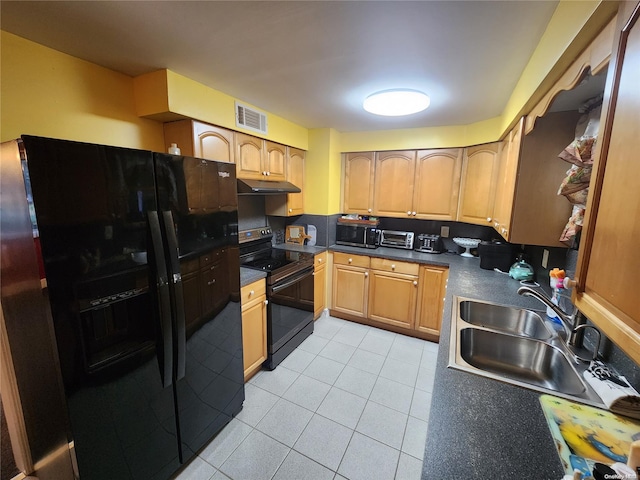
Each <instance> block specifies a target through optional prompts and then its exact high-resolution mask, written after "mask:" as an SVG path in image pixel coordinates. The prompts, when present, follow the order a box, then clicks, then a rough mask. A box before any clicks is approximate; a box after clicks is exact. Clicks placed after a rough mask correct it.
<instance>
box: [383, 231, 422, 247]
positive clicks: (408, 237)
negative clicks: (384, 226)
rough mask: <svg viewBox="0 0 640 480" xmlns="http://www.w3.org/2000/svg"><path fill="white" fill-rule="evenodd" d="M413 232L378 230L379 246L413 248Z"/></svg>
mask: <svg viewBox="0 0 640 480" xmlns="http://www.w3.org/2000/svg"><path fill="white" fill-rule="evenodd" d="M413 237H414V234H413V232H401V231H399V230H380V246H381V247H393V248H402V249H404V250H413Z"/></svg>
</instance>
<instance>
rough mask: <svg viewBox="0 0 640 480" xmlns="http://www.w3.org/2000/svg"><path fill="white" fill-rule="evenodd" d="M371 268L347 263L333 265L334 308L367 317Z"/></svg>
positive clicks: (356, 315)
mask: <svg viewBox="0 0 640 480" xmlns="http://www.w3.org/2000/svg"><path fill="white" fill-rule="evenodd" d="M368 292H369V270H368V269H366V268H360V267H350V266H346V265H334V267H333V309H334V310H337V311H339V312H342V313H346V314H349V315H352V316H355V317H362V318H366V317H367V295H368Z"/></svg>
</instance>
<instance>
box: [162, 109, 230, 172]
mask: <svg viewBox="0 0 640 480" xmlns="http://www.w3.org/2000/svg"><path fill="white" fill-rule="evenodd" d="M164 143H165V148H169V146H170V145H171V144H172V143H175V144H177V145H178V147H179V148H180V151H181V153H182V154H183V155H188V156H191V157H198V158H204V159H207V160H217V161H220V162H228V163H233V162H234V161H235V146H234V132H233V131H232V130H226V129H224V128H220V127H216V126H214V125H209V124H206V123H202V122H198V121H195V120H188V119H187V120H178V121H177V122H169V123H165V124H164Z"/></svg>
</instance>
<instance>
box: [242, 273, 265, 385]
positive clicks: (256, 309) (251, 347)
mask: <svg viewBox="0 0 640 480" xmlns="http://www.w3.org/2000/svg"><path fill="white" fill-rule="evenodd" d="M265 288H266V287H265V281H264V280H258V281H257V282H253V283H250V284H249V285H246V286H244V287H242V289H241V292H240V295H241V298H242V349H243V350H242V351H243V353H242V355H243V360H244V380H245V381H247V380H248V379H249V378H251V377H252V376H253V375H255V373H256V372H258V371H259V370H260V368H261V367H262V363H263V362H264V361H265V360H266V359H267V297H266V289H265Z"/></svg>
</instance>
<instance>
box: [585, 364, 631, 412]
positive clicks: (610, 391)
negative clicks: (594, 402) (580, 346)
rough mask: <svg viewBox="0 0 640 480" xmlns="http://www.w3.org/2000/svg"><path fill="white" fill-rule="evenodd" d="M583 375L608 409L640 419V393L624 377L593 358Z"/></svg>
mask: <svg viewBox="0 0 640 480" xmlns="http://www.w3.org/2000/svg"><path fill="white" fill-rule="evenodd" d="M583 375H584V378H585V380H586V381H587V383H588V384H589V385H591V387H592V388H593V389H594V390H595V391H596V393H597V394H598V395H599V396H600V398H601V399H602V401H603V402H604V404H605V405H606V406H607V408H608V409H609V410H611V411H612V412H616V413H619V414H620V415H625V416H627V417H631V418H637V419H640V394H639V393H638V392H637V391H636V390H635V389H634V388H633V387H632V386H631V385H630V384H629V382H627V379H626V378H625V377H623V376H622V375H619V374H618V373H617V372H615V371H614V370H613V369H611V368H610V367H608V366H606V365H605V364H604V363H602V362H600V361H599V360H593V361H592V362H591V365H590V366H589V368H588V369H587V370H585V371H584V373H583Z"/></svg>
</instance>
